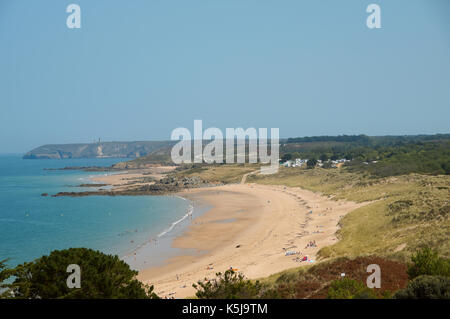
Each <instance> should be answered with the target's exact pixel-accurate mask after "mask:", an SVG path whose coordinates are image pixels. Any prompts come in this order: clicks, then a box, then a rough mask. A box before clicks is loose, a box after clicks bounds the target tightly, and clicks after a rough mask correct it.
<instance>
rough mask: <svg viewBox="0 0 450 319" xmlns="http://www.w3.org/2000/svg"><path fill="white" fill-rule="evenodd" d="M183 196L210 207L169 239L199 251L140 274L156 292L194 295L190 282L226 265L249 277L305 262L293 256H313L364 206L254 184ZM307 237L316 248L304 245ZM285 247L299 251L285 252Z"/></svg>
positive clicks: (211, 189)
mask: <svg viewBox="0 0 450 319" xmlns="http://www.w3.org/2000/svg"><path fill="white" fill-rule="evenodd" d="M181 195H182V196H184V197H187V198H190V199H192V200H194V201H195V200H200V201H203V202H206V203H209V204H210V205H212V206H213V208H212V209H211V210H210V211H208V212H207V213H205V214H204V215H202V216H201V217H199V218H197V219H195V220H194V221H193V224H192V225H191V226H190V227H189V229H188V230H187V231H186V232H185V233H184V234H183V235H182V236H180V237H178V238H177V239H176V240H175V241H174V243H173V246H174V247H180V248H194V249H197V250H198V251H199V255H197V256H178V257H175V258H172V259H170V260H169V261H168V263H167V264H166V265H164V266H162V267H153V268H149V269H146V270H143V271H141V272H140V273H139V276H138V278H139V279H140V280H142V281H143V282H146V283H150V284H153V285H155V291H156V293H157V294H158V295H160V296H174V297H175V298H183V297H189V296H193V295H194V294H195V290H194V288H192V284H193V283H195V282H197V281H198V280H200V279H203V278H205V277H207V278H214V275H215V273H216V272H218V271H222V272H223V271H225V270H226V269H228V268H230V267H233V268H237V269H238V270H239V271H242V272H243V273H244V274H245V275H246V276H247V277H248V278H260V277H265V276H268V275H271V274H273V273H276V272H279V271H282V270H285V269H288V268H292V267H297V266H300V265H302V264H305V262H298V261H295V259H296V258H297V257H302V256H303V255H308V256H309V257H310V258H311V259H313V260H315V255H316V253H317V251H318V250H319V249H320V248H322V247H324V246H327V245H331V244H333V243H335V241H336V237H335V236H334V234H335V232H336V230H337V229H338V226H337V223H338V221H339V219H340V218H341V217H342V216H344V215H345V214H346V213H348V212H350V211H352V210H354V209H356V208H358V207H361V206H362V205H363V204H356V203H352V202H343V201H339V202H337V201H333V200H330V199H328V198H327V197H324V196H320V195H318V194H315V193H313V192H310V191H307V190H303V189H300V188H287V187H283V186H266V185H256V184H234V185H225V186H219V187H212V188H207V189H194V190H188V191H185V192H183V193H182V194H181ZM311 210H312V213H309V212H310V211H311ZM310 241H315V242H316V244H317V247H307V248H306V245H307V244H308V243H309V242H310ZM286 251H292V252H299V254H298V255H291V256H286V255H285V252H286ZM208 267H212V268H213V269H208Z"/></svg>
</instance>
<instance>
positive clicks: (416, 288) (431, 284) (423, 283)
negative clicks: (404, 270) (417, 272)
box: [394, 275, 450, 299]
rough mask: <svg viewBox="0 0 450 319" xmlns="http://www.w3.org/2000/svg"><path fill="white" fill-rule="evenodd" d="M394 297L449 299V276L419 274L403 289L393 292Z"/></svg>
mask: <svg viewBox="0 0 450 319" xmlns="http://www.w3.org/2000/svg"><path fill="white" fill-rule="evenodd" d="M394 298H396V299H450V278H448V277H444V276H427V275H424V276H419V277H416V278H415V279H413V280H412V281H410V282H409V283H408V286H407V287H406V288H405V289H402V290H399V291H397V292H396V293H395V295H394Z"/></svg>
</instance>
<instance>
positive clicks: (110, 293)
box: [7, 248, 157, 299]
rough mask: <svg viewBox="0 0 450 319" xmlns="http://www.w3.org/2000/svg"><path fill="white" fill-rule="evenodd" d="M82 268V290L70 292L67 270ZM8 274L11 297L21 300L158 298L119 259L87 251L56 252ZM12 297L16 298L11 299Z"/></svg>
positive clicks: (79, 249)
mask: <svg viewBox="0 0 450 319" xmlns="http://www.w3.org/2000/svg"><path fill="white" fill-rule="evenodd" d="M71 264H76V265H79V266H80V268H81V288H72V289H71V288H68V287H67V278H68V276H69V275H70V274H69V273H67V272H66V271H67V266H69V265H71ZM8 274H12V275H13V276H14V277H15V279H14V282H13V283H12V284H8V285H7V287H8V289H10V290H9V295H10V296H11V297H14V298H18V299H37V298H39V299H40V298H44V299H48V298H64V299H66V298H86V299H99V298H101V299H106V298H108V299H109V298H139V299H142V298H143V299H146V298H157V296H156V295H155V294H154V293H153V286H151V287H149V286H144V285H143V284H142V283H141V282H140V281H138V280H137V279H136V278H135V277H136V275H137V271H134V270H131V269H130V267H129V266H128V264H126V263H125V262H124V261H122V260H120V259H119V258H118V257H117V256H111V255H105V254H103V253H101V252H99V251H94V250H91V249H87V248H70V249H65V250H55V251H52V252H51V253H50V255H49V256H43V257H41V258H39V259H36V260H35V261H33V262H26V263H23V264H21V265H18V266H17V267H16V268H15V269H13V270H11V271H10V272H9V273H8ZM11 293H12V295H11Z"/></svg>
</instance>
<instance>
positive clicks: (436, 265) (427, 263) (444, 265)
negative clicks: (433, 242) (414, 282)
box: [407, 247, 450, 279]
mask: <svg viewBox="0 0 450 319" xmlns="http://www.w3.org/2000/svg"><path fill="white" fill-rule="evenodd" d="M411 261H412V262H413V263H412V264H411V265H409V267H408V270H407V273H408V276H409V278H410V279H414V278H416V277H418V276H421V275H431V276H447V277H448V276H450V261H449V260H448V259H445V258H442V257H439V256H438V253H437V251H434V250H432V249H431V248H429V247H424V248H422V249H421V250H419V251H417V252H416V253H415V254H414V255H413V256H412V257H411Z"/></svg>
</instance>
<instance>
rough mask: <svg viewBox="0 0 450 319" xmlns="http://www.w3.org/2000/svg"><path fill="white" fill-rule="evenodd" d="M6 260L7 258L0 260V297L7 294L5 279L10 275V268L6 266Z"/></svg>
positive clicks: (7, 286) (7, 285)
mask: <svg viewBox="0 0 450 319" xmlns="http://www.w3.org/2000/svg"><path fill="white" fill-rule="evenodd" d="M7 261H8V260H7V259H5V260H0V298H6V297H7V296H8V295H9V291H8V288H9V284H7V283H6V281H7V280H8V279H9V278H10V277H11V275H12V270H11V269H8V268H7V266H6V262H7Z"/></svg>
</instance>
